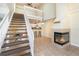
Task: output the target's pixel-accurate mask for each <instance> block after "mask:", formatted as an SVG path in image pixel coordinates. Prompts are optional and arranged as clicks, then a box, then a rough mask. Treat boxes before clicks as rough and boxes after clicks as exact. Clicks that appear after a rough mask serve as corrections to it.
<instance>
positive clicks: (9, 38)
mask: <svg viewBox="0 0 79 59" xmlns="http://www.w3.org/2000/svg"><path fill="white" fill-rule="evenodd" d="M21 38H28V35H26V36H22V37H20V39H21ZM7 39H8V40H11V39H17V37H8V38H6V40H7Z"/></svg>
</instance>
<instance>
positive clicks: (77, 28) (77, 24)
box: [70, 4, 79, 47]
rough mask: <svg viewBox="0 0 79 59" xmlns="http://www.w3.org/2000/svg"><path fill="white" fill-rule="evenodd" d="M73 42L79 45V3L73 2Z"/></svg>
mask: <svg viewBox="0 0 79 59" xmlns="http://www.w3.org/2000/svg"><path fill="white" fill-rule="evenodd" d="M70 6H71V7H72V9H71V10H73V12H72V14H71V16H70V17H71V35H70V36H71V44H72V45H75V46H78V47H79V4H71V5H70Z"/></svg>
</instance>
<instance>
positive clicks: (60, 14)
mask: <svg viewBox="0 0 79 59" xmlns="http://www.w3.org/2000/svg"><path fill="white" fill-rule="evenodd" d="M69 12H70V10H69V6H68V4H67V3H57V4H56V20H59V21H60V23H58V24H54V25H53V28H56V29H68V28H70V17H69Z"/></svg>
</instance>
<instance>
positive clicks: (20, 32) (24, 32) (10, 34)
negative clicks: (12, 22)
mask: <svg viewBox="0 0 79 59" xmlns="http://www.w3.org/2000/svg"><path fill="white" fill-rule="evenodd" d="M13 34H14V32H13V33H7V35H13ZM19 34H27V32H19Z"/></svg>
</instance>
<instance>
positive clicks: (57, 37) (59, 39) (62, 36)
mask: <svg viewBox="0 0 79 59" xmlns="http://www.w3.org/2000/svg"><path fill="white" fill-rule="evenodd" d="M68 42H69V32H64V33H62V32H54V43H56V44H59V45H65V44H67V43H68Z"/></svg>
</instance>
